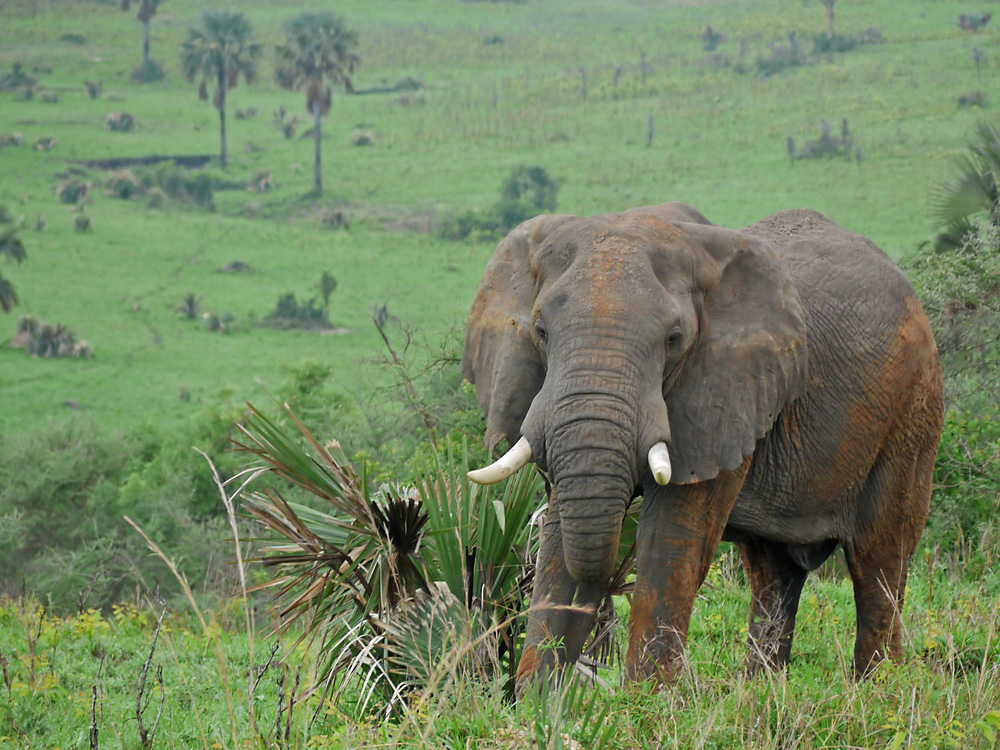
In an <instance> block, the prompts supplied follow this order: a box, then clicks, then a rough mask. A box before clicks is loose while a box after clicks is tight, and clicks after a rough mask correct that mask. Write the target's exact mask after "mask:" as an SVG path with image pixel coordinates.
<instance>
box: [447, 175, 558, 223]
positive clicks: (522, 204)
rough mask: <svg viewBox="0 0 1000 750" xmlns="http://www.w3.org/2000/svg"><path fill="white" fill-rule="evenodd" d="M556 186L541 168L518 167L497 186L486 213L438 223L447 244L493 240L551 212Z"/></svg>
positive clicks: (556, 183) (464, 215) (456, 216)
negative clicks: (494, 200) (494, 199)
mask: <svg viewBox="0 0 1000 750" xmlns="http://www.w3.org/2000/svg"><path fill="white" fill-rule="evenodd" d="M558 192H559V183H558V182H556V181H555V180H553V179H552V178H551V177H549V175H548V173H547V172H546V171H545V169H543V168H542V167H529V166H524V165H522V166H518V167H515V168H514V169H513V170H512V171H511V173H510V176H509V177H507V179H505V180H504V182H503V184H502V185H501V186H500V200H499V201H498V202H497V203H495V204H494V205H493V207H492V208H491V209H490V210H488V211H465V212H464V213H461V214H457V215H455V216H452V217H450V218H447V219H445V220H444V221H442V223H441V236H442V237H444V238H445V239H450V240H464V239H471V240H473V241H481V240H494V239H497V238H499V237H500V236H502V235H503V234H506V233H507V232H509V231H510V230H511V229H513V228H514V227H516V226H517V225H518V224H520V223H521V222H522V221H525V220H527V219H530V218H531V217H533V216H538V214H541V213H545V212H548V211H554V210H555V208H556V195H557V194H558Z"/></svg>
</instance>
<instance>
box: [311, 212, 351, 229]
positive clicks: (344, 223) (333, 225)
mask: <svg viewBox="0 0 1000 750" xmlns="http://www.w3.org/2000/svg"><path fill="white" fill-rule="evenodd" d="M316 219H317V221H319V225H320V226H321V227H325V228H326V229H350V228H351V224H350V220H349V219H348V217H347V213H346V212H345V211H344V210H343V209H341V208H324V209H321V210H320V212H319V214H317V216H316Z"/></svg>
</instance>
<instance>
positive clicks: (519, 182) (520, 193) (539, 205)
mask: <svg viewBox="0 0 1000 750" xmlns="http://www.w3.org/2000/svg"><path fill="white" fill-rule="evenodd" d="M558 192H559V183H558V182H556V181H555V180H553V179H552V178H551V177H549V175H548V173H547V172H546V171H545V169H543V168H542V167H528V166H524V165H522V166H519V167H514V169H513V170H512V171H511V173H510V176H509V177H508V178H507V179H506V180H504V183H503V186H502V187H501V189H500V199H501V201H521V200H523V201H525V202H527V203H528V204H530V205H531V206H533V207H534V208H536V209H538V211H554V210H555V208H556V194H557V193H558ZM536 213H537V212H536Z"/></svg>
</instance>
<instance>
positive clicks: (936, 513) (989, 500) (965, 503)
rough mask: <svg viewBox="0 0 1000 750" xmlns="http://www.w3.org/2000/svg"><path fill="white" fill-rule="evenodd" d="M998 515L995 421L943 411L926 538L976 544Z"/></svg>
mask: <svg viewBox="0 0 1000 750" xmlns="http://www.w3.org/2000/svg"><path fill="white" fill-rule="evenodd" d="M998 518H1000V420H997V418H996V416H995V415H993V416H984V417H969V416H967V415H965V414H962V413H960V412H957V411H951V412H949V413H948V415H947V418H946V419H945V426H944V434H943V435H942V437H941V450H940V452H939V453H938V457H937V462H936V463H935V464H934V502H933V503H932V505H931V517H930V520H929V521H928V531H927V537H926V539H925V542H926V543H928V544H940V545H941V547H943V548H944V549H955V547H956V545H957V543H958V542H960V541H962V540H963V537H965V538H966V539H967V540H969V541H971V542H972V543H973V544H975V543H976V542H977V541H978V539H979V538H980V537H981V535H982V533H983V531H984V530H985V529H986V528H987V527H989V526H995V525H996V524H997V519H998Z"/></svg>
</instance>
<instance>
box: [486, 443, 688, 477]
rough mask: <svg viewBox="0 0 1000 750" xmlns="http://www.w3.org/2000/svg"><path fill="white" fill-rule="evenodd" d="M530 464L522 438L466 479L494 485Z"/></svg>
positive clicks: (527, 451)
mask: <svg viewBox="0 0 1000 750" xmlns="http://www.w3.org/2000/svg"><path fill="white" fill-rule="evenodd" d="M530 463H531V443H529V442H528V438H526V437H522V438H521V439H520V440H518V441H517V442H516V443H514V447H513V448H511V449H510V450H509V451H507V452H506V453H505V454H504V455H503V456H501V457H500V458H498V459H497V460H496V461H494V462H493V463H491V464H490V465H489V466H485V467H483V468H482V469H475V470H474V471H470V472H469V474H468V477H469V479H471V480H472V481H473V482H475V483H476V484H496V483H497V482H500V481H502V480H504V479H506V478H507V477H509V476H510V475H511V474H513V473H514V472H516V471H517V470H518V469H520V468H522V467H524V466H527V465H528V464H530ZM668 471H669V470H668Z"/></svg>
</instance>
